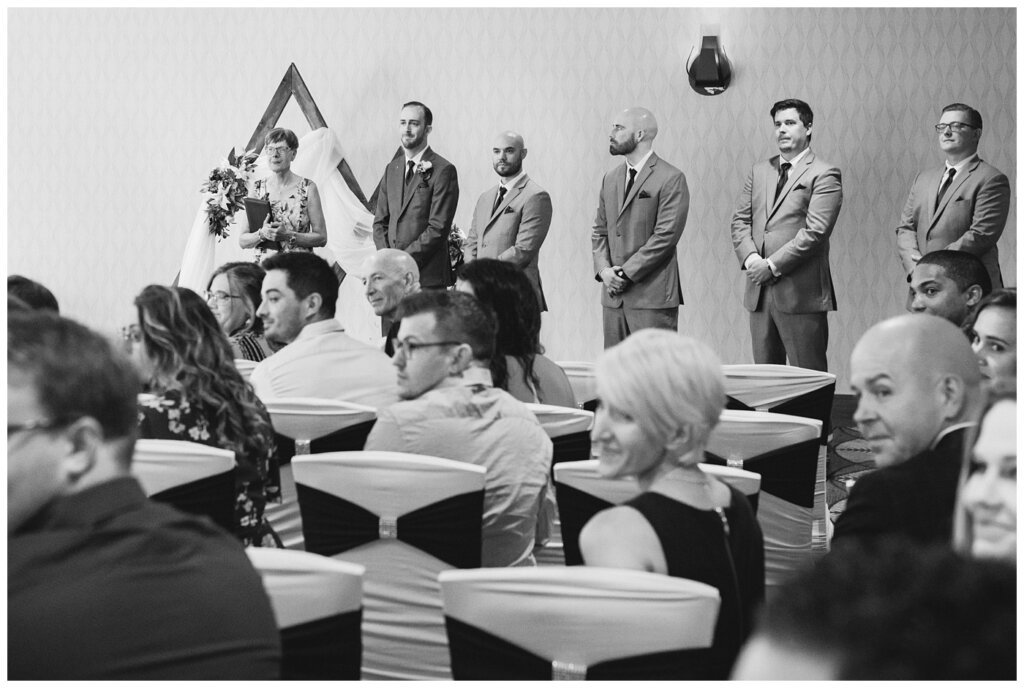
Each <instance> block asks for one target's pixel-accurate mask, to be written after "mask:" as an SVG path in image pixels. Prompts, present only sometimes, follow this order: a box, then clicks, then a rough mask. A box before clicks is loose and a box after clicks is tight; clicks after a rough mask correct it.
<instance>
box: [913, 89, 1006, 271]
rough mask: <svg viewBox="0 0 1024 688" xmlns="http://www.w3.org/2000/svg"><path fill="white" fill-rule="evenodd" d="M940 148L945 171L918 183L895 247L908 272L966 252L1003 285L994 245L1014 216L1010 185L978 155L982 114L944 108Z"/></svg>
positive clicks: (926, 173) (922, 175) (925, 174)
mask: <svg viewBox="0 0 1024 688" xmlns="http://www.w3.org/2000/svg"><path fill="white" fill-rule="evenodd" d="M935 130H936V131H937V132H938V134H939V150H941V151H942V153H943V154H944V155H945V156H946V164H945V166H944V167H943V168H941V169H940V168H932V169H927V170H924V171H923V172H920V173H919V174H918V175H917V178H916V179H914V184H913V185H912V186H911V187H910V195H909V196H908V197H907V202H906V204H905V205H904V206H903V213H902V215H901V216H900V221H899V224H898V225H896V249H897V251H898V253H899V256H900V260H901V261H902V263H903V270H904V271H905V272H906V273H907V274H909V273H910V272H911V270H913V269H914V265H915V264H916V263H917V261H919V260H920V259H921V256H922V255H923V254H925V253H929V252H931V251H936V250H939V249H949V250H951V251H966V252H967V253H971V254H974V255H976V256H978V258H980V259H981V262H982V263H984V264H985V269H986V270H988V274H989V279H990V280H991V282H992V288H993V289H998V288H1000V287H1002V286H1003V278H1002V273H1001V272H1000V270H999V249H998V248H997V247H996V243H997V242H998V241H999V237H1000V236H1002V234H1003V228H1004V227H1005V226H1006V218H1007V216H1008V215H1009V213H1010V181H1009V179H1007V177H1006V175H1005V174H1003V173H1002V172H1000V171H999V170H997V169H996V168H994V167H992V165H989V164H988V163H987V162H984V161H983V160H982V159H981V158H980V157H978V142H979V141H980V140H981V113H979V112H978V111H977V110H975V109H974V108H972V107H970V106H969V105H964V104H963V103H953V104H951V105H947V106H946V107H944V108H942V115H941V116H940V117H939V123H938V124H936V125H935Z"/></svg>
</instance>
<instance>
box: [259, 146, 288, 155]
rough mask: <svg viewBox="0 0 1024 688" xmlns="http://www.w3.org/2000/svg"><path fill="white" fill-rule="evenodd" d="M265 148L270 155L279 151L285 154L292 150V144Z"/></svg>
mask: <svg viewBox="0 0 1024 688" xmlns="http://www.w3.org/2000/svg"><path fill="white" fill-rule="evenodd" d="M263 150H265V151H266V152H267V155H268V156H270V155H277V154H278V153H281V154H282V155H283V154H285V153H287V152H288V151H290V150H291V146H267V147H266V148H264V149H263Z"/></svg>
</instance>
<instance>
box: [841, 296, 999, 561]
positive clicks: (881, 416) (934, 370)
mask: <svg viewBox="0 0 1024 688" xmlns="http://www.w3.org/2000/svg"><path fill="white" fill-rule="evenodd" d="M980 381H981V374H980V373H979V372H978V363H977V360H976V359H975V358H974V354H973V352H972V351H971V347H970V345H969V344H968V343H967V341H966V340H965V339H964V336H963V332H962V331H961V330H960V328H958V327H957V326H955V325H954V324H953V323H951V322H949V321H948V320H943V319H942V318H939V317H937V316H934V315H928V314H907V315H902V316H899V317H896V318H890V319H889V320H885V321H883V322H881V323H879V324H877V325H875V326H873V327H871V328H870V329H869V330H868V331H867V332H865V333H864V335H863V336H862V337H861V338H860V340H859V341H858V342H857V344H856V346H854V349H853V353H852V354H851V356H850V386H851V387H852V388H853V392H854V395H855V396H856V397H857V409H856V411H855V412H854V414H853V420H854V422H856V423H857V430H858V431H859V432H860V434H861V437H863V438H864V441H865V442H866V443H867V445H868V447H869V448H870V449H871V453H872V457H873V458H874V460H875V464H876V465H877V466H878V470H875V471H872V472H870V473H868V474H866V475H864V476H863V477H861V478H860V479H859V480H857V483H856V484H855V485H854V486H853V489H852V490H850V495H849V498H848V499H847V502H846V510H845V511H843V513H842V514H841V515H840V516H839V519H838V520H837V521H836V524H835V531H834V533H833V536H832V543H833V545H834V546H838V545H839V544H840V543H842V542H844V541H847V540H850V539H856V538H878V537H880V536H884V535H902V536H906V537H908V538H911V539H913V540H916V541H918V542H921V543H935V544H945V545H948V544H949V543H950V535H951V533H952V526H953V506H954V503H955V500H956V486H957V480H958V477H959V475H960V464H961V462H962V457H963V452H964V441H965V437H966V435H967V431H968V429H969V428H970V427H971V426H972V425H973V424H974V419H975V418H976V417H977V411H978V406H979V403H980V399H981V394H980Z"/></svg>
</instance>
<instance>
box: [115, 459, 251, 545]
mask: <svg viewBox="0 0 1024 688" xmlns="http://www.w3.org/2000/svg"><path fill="white" fill-rule="evenodd" d="M131 473H132V475H133V476H135V478H136V480H138V481H139V484H140V485H142V489H143V491H144V492H145V493H146V494H147V495H148V496H149V497H150V498H152V499H155V500H157V501H159V502H164V503H166V504H170V505H171V506H174V507H176V508H178V509H180V510H182V511H186V512H188V513H191V514H197V515H200V516H209V517H210V518H211V519H212V520H213V521H214V523H216V524H217V525H219V526H221V527H222V528H224V529H225V530H228V531H231V532H234V531H235V530H236V529H237V526H238V524H237V522H236V521H235V497H236V493H235V453H234V452H233V451H230V450H227V449H220V448H218V447H210V446H207V445H205V444H198V443H196V442H184V441H181V440H138V441H137V442H136V443H135V453H134V455H133V456H132V466H131Z"/></svg>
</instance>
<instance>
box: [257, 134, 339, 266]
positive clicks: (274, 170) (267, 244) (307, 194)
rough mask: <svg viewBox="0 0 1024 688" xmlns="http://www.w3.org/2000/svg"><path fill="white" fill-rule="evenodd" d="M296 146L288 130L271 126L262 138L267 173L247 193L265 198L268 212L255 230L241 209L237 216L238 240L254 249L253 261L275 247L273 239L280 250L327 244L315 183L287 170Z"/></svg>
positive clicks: (296, 148)
mask: <svg viewBox="0 0 1024 688" xmlns="http://www.w3.org/2000/svg"><path fill="white" fill-rule="evenodd" d="M298 149H299V139H298V137H297V136H295V132H293V131H291V130H290V129H282V128H277V129H272V130H271V131H270V132H269V133H268V134H267V136H266V138H265V139H264V144H263V153H264V154H265V155H266V158H267V166H268V167H269V168H270V171H271V174H270V176H269V177H267V178H266V179H257V180H256V181H255V182H254V183H253V186H252V189H251V191H250V194H249V195H250V196H251V197H252V198H259V199H262V200H265V201H269V203H270V214H269V215H268V216H267V219H266V221H265V222H264V223H263V226H262V227H258V228H255V230H254V229H253V228H251V227H249V225H248V220H247V219H246V216H245V212H244V211H242V212H239V213H238V217H237V221H238V222H239V225H240V228H241V230H242V231H240V232H239V235H238V243H239V245H240V246H241V247H242V248H246V249H248V248H253V249H255V256H254V258H255V260H256V261H257V262H258V261H261V260H263V258H265V257H266V256H267V255H270V254H271V253H272V252H274V251H276V250H278V249H276V248H273V247H272V243H273V242H277V244H278V245H279V246H280V249H279V250H281V251H306V252H311V251H312V250H313V249H314V248H316V247H319V246H326V245H327V225H326V223H325V222H324V212H323V208H322V207H321V205H320V194H319V192H318V191H317V188H316V184H314V183H313V181H312V180H310V179H306V178H305V177H300V176H299V175H297V174H295V173H294V172H292V170H291V165H292V161H293V160H295V154H296V153H297V152H298Z"/></svg>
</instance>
